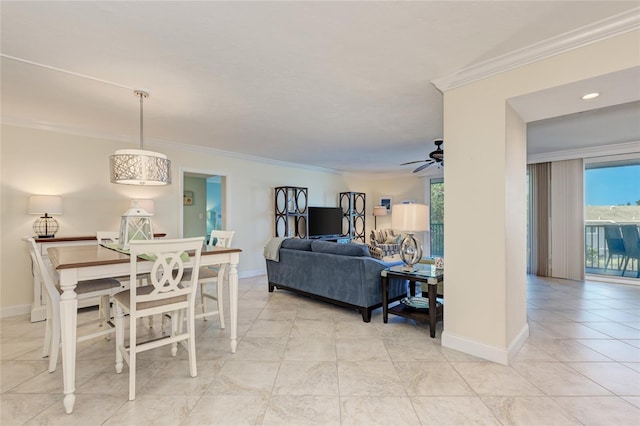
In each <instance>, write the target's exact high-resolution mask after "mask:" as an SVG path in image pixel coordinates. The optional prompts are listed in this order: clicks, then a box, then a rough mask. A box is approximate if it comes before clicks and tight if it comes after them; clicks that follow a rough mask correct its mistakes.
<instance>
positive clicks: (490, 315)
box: [442, 31, 640, 363]
mask: <svg viewBox="0 0 640 426" xmlns="http://www.w3.org/2000/svg"><path fill="white" fill-rule="evenodd" d="M639 41H640V32H639V31H633V32H629V33H626V34H624V35H621V36H617V37H612V38H609V39H606V40H604V41H601V42H598V43H593V44H590V45H588V46H585V47H582V48H579V49H575V50H573V51H571V52H568V53H564V54H559V55H556V56H553V57H551V58H548V59H545V60H541V61H539V62H536V63H534V64H530V65H527V66H522V67H519V68H516V69H513V70H510V71H507V72H504V73H502V74H500V75H496V76H493V77H489V78H486V79H483V80H480V81H477V82H474V83H470V84H468V85H466V86H462V87H459V88H455V89H452V90H449V91H447V92H445V93H444V98H443V99H444V139H445V140H446V141H447V165H446V167H445V169H444V173H445V174H444V177H445V182H446V197H445V223H446V233H445V244H444V246H445V258H446V265H447V277H446V281H447V286H446V291H445V296H446V302H447V305H446V309H445V322H444V323H445V329H444V333H443V336H442V344H443V345H444V346H448V347H452V348H456V349H460V350H463V351H465V352H468V353H474V354H476V355H478V356H481V357H484V358H488V359H492V360H494V361H498V362H502V363H507V362H508V356H509V353H510V352H511V351H512V350H513V349H514V348H515V349H517V346H518V345H519V344H521V343H522V342H523V340H524V338H526V335H527V333H528V331H527V324H526V304H525V303H526V302H525V298H524V289H525V286H526V282H525V280H526V269H525V263H524V259H525V244H526V241H525V217H524V215H525V204H524V203H525V199H524V196H523V194H524V193H525V189H526V188H525V184H524V182H525V181H524V175H525V163H526V158H525V156H524V148H525V147H524V143H525V142H524V141H525V127H524V125H523V124H522V123H521V120H520V119H519V117H517V114H515V112H514V111H512V110H510V108H508V101H509V99H510V98H512V97H515V96H520V95H524V94H527V93H533V92H536V91H539V90H543V89H548V88H552V87H556V86H559V85H563V84H566V83H570V82H573V81H578V80H583V79H587V78H591V77H595V76H598V75H602V74H606V73H610V72H614V71H619V70H622V69H626V68H630V67H633V66H637V65H639V57H638V53H639V52H640V48H639V47H640V46H639V44H640V43H639ZM471 209H472V210H473V220H471V218H470V217H469V214H468V212H469V211H470V210H471Z"/></svg>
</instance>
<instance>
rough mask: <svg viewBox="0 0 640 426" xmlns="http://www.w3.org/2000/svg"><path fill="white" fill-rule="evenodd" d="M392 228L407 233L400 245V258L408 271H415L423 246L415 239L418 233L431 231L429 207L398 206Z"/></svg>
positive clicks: (394, 208)
mask: <svg viewBox="0 0 640 426" xmlns="http://www.w3.org/2000/svg"><path fill="white" fill-rule="evenodd" d="M391 227H392V228H393V229H394V230H396V231H403V232H406V236H405V237H404V239H403V240H402V243H400V257H401V258H402V261H403V262H404V264H405V268H404V269H405V270H406V271H414V270H415V267H414V265H415V264H416V263H418V262H419V261H420V259H421V258H422V245H420V244H419V243H418V241H417V240H416V239H415V237H414V234H415V233H416V232H424V231H428V230H429V206H427V205H425V204H396V205H394V206H393V214H392V216H391Z"/></svg>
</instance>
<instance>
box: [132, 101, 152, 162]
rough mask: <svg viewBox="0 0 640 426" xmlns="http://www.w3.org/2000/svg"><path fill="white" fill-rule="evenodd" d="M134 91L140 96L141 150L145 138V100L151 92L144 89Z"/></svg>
mask: <svg viewBox="0 0 640 426" xmlns="http://www.w3.org/2000/svg"><path fill="white" fill-rule="evenodd" d="M133 93H134V94H135V95H136V96H137V97H139V98H140V150H141V151H142V150H143V148H142V141H143V140H144V130H143V129H144V121H143V104H144V102H143V100H144V98H148V97H149V92H145V91H144V90H134V91H133Z"/></svg>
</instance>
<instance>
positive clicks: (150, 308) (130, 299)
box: [114, 237, 204, 400]
mask: <svg viewBox="0 0 640 426" xmlns="http://www.w3.org/2000/svg"><path fill="white" fill-rule="evenodd" d="M203 243H204V237H196V238H185V239H175V240H132V241H131V243H130V254H131V261H130V265H131V269H130V274H129V275H130V280H131V281H134V280H135V279H136V277H137V275H138V274H139V273H140V272H139V267H140V265H141V264H142V262H143V261H145V260H143V259H147V260H146V261H147V262H153V264H152V265H151V272H150V274H149V275H150V284H148V285H145V286H142V287H135V286H132V287H131V288H130V289H129V290H125V291H122V292H120V293H118V294H116V295H115V296H114V300H115V302H116V372H117V373H121V372H122V368H123V361H126V362H127V364H128V365H129V400H133V399H135V395H136V354H137V353H138V352H143V351H146V350H149V349H154V348H157V347H159V346H163V345H169V344H170V345H171V355H172V356H175V355H176V353H177V349H178V348H177V343H178V342H180V343H181V345H182V346H184V348H185V349H186V350H187V352H188V354H189V371H190V374H191V377H196V375H197V368H196V351H195V323H194V318H195V315H194V309H195V308H194V306H195V301H194V299H195V293H196V290H197V283H198V271H199V269H200V256H201V254H202V246H203ZM189 253H190V254H191V255H190V256H189ZM187 258H188V259H187ZM188 269H191V270H192V271H195V273H192V274H190V279H188V280H187V279H185V277H184V275H185V271H186V270H188ZM125 313H128V314H129V318H130V326H129V346H128V347H127V346H125V345H124V334H125V327H124V321H125V319H124V315H125ZM165 313H171V333H170V335H169V336H167V337H166V338H161V339H154V340H151V341H148V342H143V343H138V342H137V341H136V338H137V334H136V321H135V320H136V319H137V318H140V317H143V316H149V315H156V314H160V315H164V314H165ZM185 315H186V323H187V331H186V332H184V322H185Z"/></svg>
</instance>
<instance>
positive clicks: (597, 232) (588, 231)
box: [584, 224, 638, 278]
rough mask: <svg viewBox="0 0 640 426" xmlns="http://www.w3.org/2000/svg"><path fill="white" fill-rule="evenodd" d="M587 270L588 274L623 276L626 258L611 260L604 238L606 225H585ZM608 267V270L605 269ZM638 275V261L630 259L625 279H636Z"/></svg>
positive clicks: (585, 263)
mask: <svg viewBox="0 0 640 426" xmlns="http://www.w3.org/2000/svg"><path fill="white" fill-rule="evenodd" d="M584 243H585V251H584V253H585V259H584V260H585V262H584V265H585V269H586V272H587V273H588V274H602V275H617V276H620V275H622V268H623V266H624V256H621V255H613V256H611V260H610V261H609V263H608V264H607V259H609V248H608V247H607V242H606V240H605V237H604V225H599V224H598V225H592V224H590V225H585V226H584ZM605 266H606V268H605ZM637 273H638V261H637V260H634V259H629V263H628V264H627V270H626V272H625V277H632V278H635V277H636V275H637Z"/></svg>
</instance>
